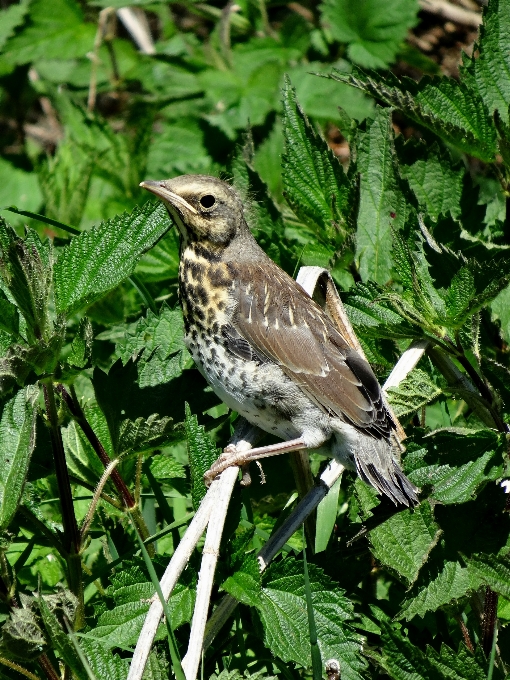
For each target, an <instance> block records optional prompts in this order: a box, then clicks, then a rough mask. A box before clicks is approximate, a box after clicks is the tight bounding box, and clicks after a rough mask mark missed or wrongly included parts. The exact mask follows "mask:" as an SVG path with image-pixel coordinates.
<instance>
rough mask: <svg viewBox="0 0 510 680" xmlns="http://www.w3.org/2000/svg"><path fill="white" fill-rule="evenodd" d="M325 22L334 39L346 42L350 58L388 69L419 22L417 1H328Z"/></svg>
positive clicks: (368, 65)
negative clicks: (383, 2) (409, 33)
mask: <svg viewBox="0 0 510 680" xmlns="http://www.w3.org/2000/svg"><path fill="white" fill-rule="evenodd" d="M320 9H321V11H322V23H323V24H324V25H325V26H326V28H328V29H329V31H330V32H331V35H332V36H333V38H334V39H335V40H338V41H339V42H342V43H347V45H348V48H347V54H348V55H349V58H350V59H351V60H352V61H354V62H355V63H357V64H360V65H361V66H365V67H367V68H385V67H386V66H387V65H388V64H391V63H392V62H393V61H395V57H396V55H397V52H398V51H399V49H400V46H401V44H402V43H403V42H404V40H405V38H406V35H407V31H408V29H409V28H412V27H413V26H414V25H415V24H416V23H417V21H418V17H417V14H418V3H417V2H415V1H414V0H397V1H396V2H393V3H391V5H382V4H381V3H380V2H378V0H363V1H362V2H357V3H355V2H354V0H326V2H325V3H324V4H323V5H321V6H320Z"/></svg>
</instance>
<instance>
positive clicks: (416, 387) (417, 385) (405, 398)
mask: <svg viewBox="0 0 510 680" xmlns="http://www.w3.org/2000/svg"><path fill="white" fill-rule="evenodd" d="M440 394H442V390H441V389H440V388H439V387H438V386H437V385H436V384H435V383H434V382H432V380H431V379H430V378H429V376H428V375H427V374H426V373H425V371H422V370H421V369H419V368H415V369H414V371H412V372H411V373H409V375H408V376H407V377H406V378H405V380H402V382H401V383H400V384H399V385H398V387H390V389H389V390H388V400H389V402H390V404H391V406H392V408H393V411H394V413H395V415H396V416H397V418H402V417H403V416H408V415H409V414H411V413H415V412H416V411H417V410H418V409H419V408H421V407H422V406H425V405H426V404H428V403H430V402H431V401H433V400H434V399H436V397H438V396H439V395H440Z"/></svg>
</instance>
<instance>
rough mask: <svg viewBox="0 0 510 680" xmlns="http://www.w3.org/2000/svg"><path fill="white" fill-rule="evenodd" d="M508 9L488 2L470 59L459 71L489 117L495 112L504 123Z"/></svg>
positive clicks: (509, 60) (509, 81)
mask: <svg viewBox="0 0 510 680" xmlns="http://www.w3.org/2000/svg"><path fill="white" fill-rule="evenodd" d="M509 32H510V5H509V4H508V2H506V0H491V1H490V2H489V3H488V4H487V5H486V6H485V7H484V12H483V24H482V26H481V27H480V36H479V40H478V43H477V44H476V47H475V50H474V51H473V55H474V54H475V53H476V51H477V49H476V48H478V55H477V56H476V57H475V56H473V57H472V58H471V60H469V61H467V63H466V64H465V66H464V68H463V69H462V77H463V79H464V78H465V79H466V80H467V82H468V84H469V85H470V86H471V87H476V88H477V90H478V92H479V93H480V96H481V97H482V99H483V101H484V102H485V104H486V106H487V108H488V110H489V112H490V113H493V112H494V111H495V110H497V111H498V112H499V114H500V116H502V117H503V119H504V120H505V122H507V123H508V102H509V101H510V55H509V54H508V34H509Z"/></svg>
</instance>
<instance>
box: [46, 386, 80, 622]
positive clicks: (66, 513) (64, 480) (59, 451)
mask: <svg viewBox="0 0 510 680" xmlns="http://www.w3.org/2000/svg"><path fill="white" fill-rule="evenodd" d="M43 392H44V403H45V405H46V414H47V417H48V421H49V424H50V435H51V445H52V448H53V458H54V460H55V473H56V476H57V486H58V494H59V497H60V504H61V509H62V525H63V527H64V548H65V550H66V556H65V558H66V562H67V571H68V580H69V589H70V590H71V592H72V593H73V594H74V595H76V597H77V599H78V607H77V610H76V629H77V630H79V629H80V628H81V627H82V626H83V624H84V622H85V621H84V601H83V581H82V569H81V556H80V551H81V537H80V532H79V530H78V523H77V521H76V515H75V513H74V504H73V495H72V492H71V482H70V480H69V473H68V470H67V464H66V456H65V451H64V443H63V441H62V432H61V431H60V427H59V425H58V416H57V408H56V405H55V394H54V392H53V384H52V383H49V384H48V383H45V384H43Z"/></svg>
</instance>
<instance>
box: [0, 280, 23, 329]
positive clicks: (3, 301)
mask: <svg viewBox="0 0 510 680" xmlns="http://www.w3.org/2000/svg"><path fill="white" fill-rule="evenodd" d="M0 329H1V330H3V331H5V332H6V333H9V334H10V335H14V336H17V335H18V331H19V314H18V310H17V308H16V305H13V304H12V302H9V300H8V299H7V297H6V296H5V293H4V292H3V290H2V289H0Z"/></svg>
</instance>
